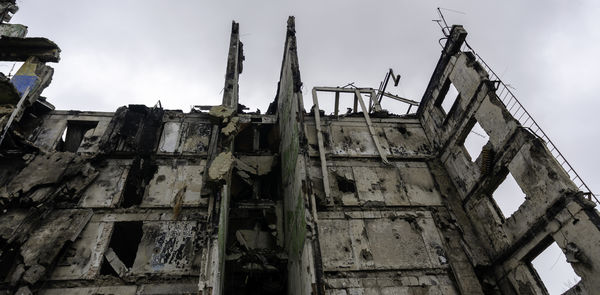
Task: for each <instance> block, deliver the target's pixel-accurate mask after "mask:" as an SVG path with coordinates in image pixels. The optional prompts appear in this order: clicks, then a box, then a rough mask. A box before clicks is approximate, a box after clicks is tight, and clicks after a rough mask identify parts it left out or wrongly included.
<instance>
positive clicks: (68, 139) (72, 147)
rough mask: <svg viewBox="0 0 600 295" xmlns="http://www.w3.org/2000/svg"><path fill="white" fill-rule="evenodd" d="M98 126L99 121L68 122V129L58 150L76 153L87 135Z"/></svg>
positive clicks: (57, 147)
mask: <svg viewBox="0 0 600 295" xmlns="http://www.w3.org/2000/svg"><path fill="white" fill-rule="evenodd" d="M96 126H98V121H71V120H69V121H67V127H66V128H65V130H64V132H63V134H62V137H61V139H59V141H58V144H57V146H56V150H57V151H61V152H72V153H76V152H77V150H78V149H79V146H80V145H81V142H82V141H83V138H84V137H85V134H86V133H87V132H88V131H90V130H94V129H95V128H96Z"/></svg>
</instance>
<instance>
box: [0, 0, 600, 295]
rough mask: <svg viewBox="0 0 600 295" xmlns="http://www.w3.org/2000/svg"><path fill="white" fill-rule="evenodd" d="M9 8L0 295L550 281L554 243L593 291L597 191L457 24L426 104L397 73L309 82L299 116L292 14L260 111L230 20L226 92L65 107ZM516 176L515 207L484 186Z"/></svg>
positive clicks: (378, 290) (515, 288) (373, 289)
mask: <svg viewBox="0 0 600 295" xmlns="http://www.w3.org/2000/svg"><path fill="white" fill-rule="evenodd" d="M14 3H15V2H14V1H6V0H4V1H0V13H1V17H2V20H3V22H2V24H1V25H2V27H1V28H0V33H1V34H2V37H1V39H0V45H2V46H0V58H3V59H4V60H11V61H16V60H22V61H25V63H24V64H23V66H22V67H21V69H19V71H18V72H17V73H16V75H15V76H13V77H11V78H10V79H9V78H8V77H5V76H0V102H1V106H0V113H1V114H2V117H1V118H0V122H1V124H0V126H1V127H2V130H3V133H2V136H3V141H2V142H1V144H0V184H1V185H2V186H1V189H0V293H1V294H5V293H6V294H11V293H15V292H16V293H18V294H31V293H36V294H37V293H39V294H61V295H62V294H88V293H89V294H91V293H94V294H203V295H206V294H211V295H213V294H214V295H216V294H299V295H300V294H302V295H304V294H314V295H326V294H340V295H341V294H546V293H547V290H546V289H545V286H544V284H543V283H542V281H541V280H540V277H539V275H538V273H537V272H536V270H535V269H534V267H533V266H532V263H531V261H532V260H533V259H534V258H535V257H536V256H538V255H539V253H540V252H542V251H543V250H544V249H545V248H546V247H548V246H549V245H550V244H552V243H556V244H557V245H558V246H559V247H560V248H561V249H562V251H563V252H564V254H565V257H566V258H565V260H566V262H568V263H570V265H571V266H572V267H573V269H574V270H575V272H576V273H577V274H578V275H579V276H580V277H581V281H580V282H578V283H577V284H576V285H574V286H572V287H571V288H570V289H569V290H568V291H567V292H568V293H566V294H594V290H598V289H600V285H598V284H599V283H598V280H597V279H595V278H596V277H597V276H598V275H599V273H598V271H597V270H598V269H600V261H599V259H600V258H599V257H600V247H598V245H599V244H600V223H599V220H600V218H599V216H598V212H597V211H596V209H595V207H594V206H595V204H594V203H593V202H591V201H589V200H588V198H587V197H585V196H584V194H585V193H586V192H581V191H580V190H579V189H578V187H579V184H574V183H573V182H572V181H571V180H570V178H571V177H570V175H569V174H570V173H571V171H565V170H568V169H563V167H562V166H561V164H560V162H562V161H560V162H558V161H557V160H556V159H555V158H554V157H553V152H552V148H550V149H549V148H548V146H549V145H551V143H549V141H548V140H547V139H546V138H544V137H543V136H536V134H534V133H532V130H530V129H528V128H525V127H527V125H525V123H526V122H523V121H519V118H520V117H519V116H520V113H514V112H512V111H511V108H510V107H508V108H507V102H506V101H505V100H504V99H503V98H502V94H501V93H500V92H501V90H497V86H498V85H501V84H498V82H496V81H493V80H497V79H496V77H495V76H494V75H493V72H491V70H490V69H489V68H488V67H487V66H486V65H485V64H484V63H483V62H482V61H481V59H480V58H479V56H478V55H476V54H474V53H473V52H472V50H461V48H463V47H464V46H463V44H465V43H464V42H465V40H466V31H465V30H464V29H463V28H462V27H461V26H455V27H453V28H452V30H450V31H449V34H448V36H446V37H447V41H446V44H445V46H444V50H443V51H442V55H441V57H440V59H439V61H438V63H437V65H436V68H435V70H434V73H433V75H432V77H431V80H430V82H429V85H428V87H427V90H426V91H425V93H424V95H423V98H422V100H421V102H420V103H419V102H417V101H415V100H412V99H408V98H403V97H400V96H397V95H394V94H392V93H390V91H389V90H388V89H387V88H386V87H387V86H388V84H390V85H391V83H389V82H391V81H393V82H394V85H396V86H397V85H398V81H399V79H400V76H399V75H395V74H394V72H393V71H392V70H390V71H389V72H387V73H386V76H385V78H384V80H383V82H382V83H381V84H380V86H379V88H372V87H358V86H355V85H354V84H352V83H351V84H349V85H346V86H345V87H315V88H314V89H313V91H312V93H311V96H312V99H313V100H312V101H313V105H312V106H311V107H310V108H308V109H309V110H310V111H309V112H306V110H305V107H304V105H303V93H302V80H301V76H300V67H299V60H298V53H297V43H296V42H297V41H296V29H295V19H294V18H293V17H290V18H289V19H288V23H287V30H286V36H285V43H284V51H283V60H282V64H281V71H280V79H279V82H278V85H277V91H276V96H275V99H274V101H273V102H272V103H271V104H270V106H269V109H268V111H267V112H266V114H260V112H255V113H244V110H245V107H244V106H243V105H241V104H240V103H239V99H240V98H239V78H240V73H241V72H242V67H243V65H242V62H243V60H244V54H243V50H242V47H243V45H242V43H241V41H240V29H239V25H238V24H237V23H235V22H234V23H233V24H232V31H231V39H230V47H229V54H228V58H227V66H226V73H225V83H224V91H223V100H222V102H221V104H220V105H217V106H199V107H198V108H196V109H193V110H192V111H191V112H190V113H183V112H182V111H178V110H164V109H162V107H160V105H158V106H155V107H146V106H143V105H128V106H123V107H120V108H118V109H117V110H116V111H115V112H87V111H59V110H54V108H53V107H52V105H51V104H49V103H48V102H46V100H45V98H43V97H42V96H41V92H42V91H43V89H44V88H45V87H46V86H47V85H48V83H49V82H50V80H51V76H52V72H53V71H52V69H51V68H50V67H48V66H47V65H46V64H45V63H46V62H53V61H57V60H58V52H59V49H58V47H57V46H56V45H55V44H53V43H51V41H49V40H47V39H43V38H25V33H24V32H26V27H24V26H15V25H9V24H5V23H4V21H6V20H7V19H9V17H7V16H10V15H11V14H12V13H14V12H15V11H16V6H15V5H14ZM461 46H462V47H461ZM467 48H469V49H470V47H467ZM490 77H492V78H490ZM452 88H455V89H456V90H457V92H458V94H457V95H449V94H448V93H451V91H450V89H452ZM499 91H500V92H499ZM321 92H330V93H333V95H334V96H335V101H334V104H333V105H334V110H333V112H332V113H331V114H328V113H327V112H326V111H325V110H322V109H320V106H319V99H320V97H319V96H318V94H319V93H321ZM348 95H349V96H352V97H353V104H352V107H350V108H348V111H347V112H344V111H343V110H340V108H341V107H340V105H341V104H340V101H341V100H342V97H343V96H348ZM321 99H322V98H321ZM392 101H395V102H400V103H402V104H403V105H404V106H405V107H406V109H407V111H406V113H405V114H402V115H395V114H392V113H390V112H389V111H386V110H385V107H387V106H388V103H390V102H392ZM322 105H327V104H325V103H323V104H322ZM448 105H450V107H447V106H448ZM417 106H418V109H416V107H417ZM519 106H520V104H519ZM520 107H521V108H522V106H520ZM415 111H416V112H415ZM474 126H481V128H482V130H483V131H474V129H473V128H474ZM472 131H473V132H472ZM474 132H482V133H486V134H487V137H486V140H487V143H484V144H482V146H481V147H480V149H479V150H477V152H478V154H477V155H476V154H473V153H472V150H471V151H469V150H468V149H467V146H466V144H465V142H467V140H468V138H469V136H470V135H471V134H473V133H474ZM481 135H483V134H481ZM479 151H480V152H479ZM509 174H510V175H511V176H512V177H514V179H515V180H516V182H517V184H518V186H519V187H520V188H521V190H522V191H523V192H524V193H525V194H526V197H524V200H523V203H522V204H521V205H520V207H518V208H517V209H516V211H515V212H510V213H507V212H506V211H503V209H502V206H501V205H502V204H503V201H504V200H502V199H500V198H501V197H499V196H498V195H497V194H494V191H495V190H496V188H497V187H498V186H499V185H500V184H501V183H502V182H503V181H505V179H509V177H508V176H509ZM588 196H590V195H589V194H588Z"/></svg>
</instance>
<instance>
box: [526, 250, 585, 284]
mask: <svg viewBox="0 0 600 295" xmlns="http://www.w3.org/2000/svg"><path fill="white" fill-rule="evenodd" d="M531 264H532V266H533V268H535V270H536V272H537V274H538V276H539V277H540V279H541V281H542V283H543V284H544V286H545V287H546V290H547V291H548V293H549V294H550V295H553V294H563V293H565V292H567V291H568V290H569V289H571V288H573V287H574V286H575V285H577V283H579V281H580V280H581V278H580V277H579V276H578V275H577V274H576V273H575V271H574V270H573V268H572V267H571V264H569V262H567V257H566V256H565V254H564V253H563V251H562V249H560V247H559V246H558V245H557V244H556V242H553V243H552V244H550V246H548V247H547V248H546V249H545V250H544V251H542V252H541V253H540V254H539V255H537V256H536V257H535V259H533V260H532V261H531Z"/></svg>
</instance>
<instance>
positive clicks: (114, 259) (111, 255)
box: [104, 248, 129, 277]
mask: <svg viewBox="0 0 600 295" xmlns="http://www.w3.org/2000/svg"><path fill="white" fill-rule="evenodd" d="M104 257H105V258H106V261H108V263H109V264H110V266H111V267H112V268H113V270H114V271H115V272H116V273H117V274H118V275H119V277H124V276H125V275H126V274H127V272H128V271H129V269H128V268H127V266H125V263H123V261H121V259H119V257H118V256H117V254H116V253H115V251H113V249H112V248H108V249H107V250H106V253H104Z"/></svg>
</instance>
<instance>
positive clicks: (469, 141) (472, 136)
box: [462, 118, 492, 172]
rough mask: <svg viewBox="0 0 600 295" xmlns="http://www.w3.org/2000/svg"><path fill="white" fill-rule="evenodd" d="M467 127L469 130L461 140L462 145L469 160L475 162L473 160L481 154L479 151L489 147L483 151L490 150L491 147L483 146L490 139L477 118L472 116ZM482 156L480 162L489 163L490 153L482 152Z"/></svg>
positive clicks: (489, 151) (488, 151) (487, 151)
mask: <svg viewBox="0 0 600 295" xmlns="http://www.w3.org/2000/svg"><path fill="white" fill-rule="evenodd" d="M469 127H470V128H469ZM467 129H468V130H469V132H468V133H466V135H465V138H464V140H463V141H462V145H463V147H464V149H465V151H466V154H467V155H468V157H469V158H470V160H471V161H473V162H475V160H477V158H479V155H481V153H482V152H484V148H486V149H489V150H486V151H485V152H486V153H491V152H492V150H491V147H485V145H486V144H487V143H488V141H489V140H490V136H489V135H488V134H487V133H486V132H485V130H483V128H481V125H479V123H478V122H477V120H475V119H474V118H473V119H472V121H471V122H469V125H467ZM484 156H485V157H484V158H485V159H482V161H483V162H482V163H480V164H481V165H489V164H491V163H490V161H491V160H492V157H491V155H486V154H484ZM482 167H484V166H482ZM482 170H483V169H482ZM482 172H483V171H482Z"/></svg>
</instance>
